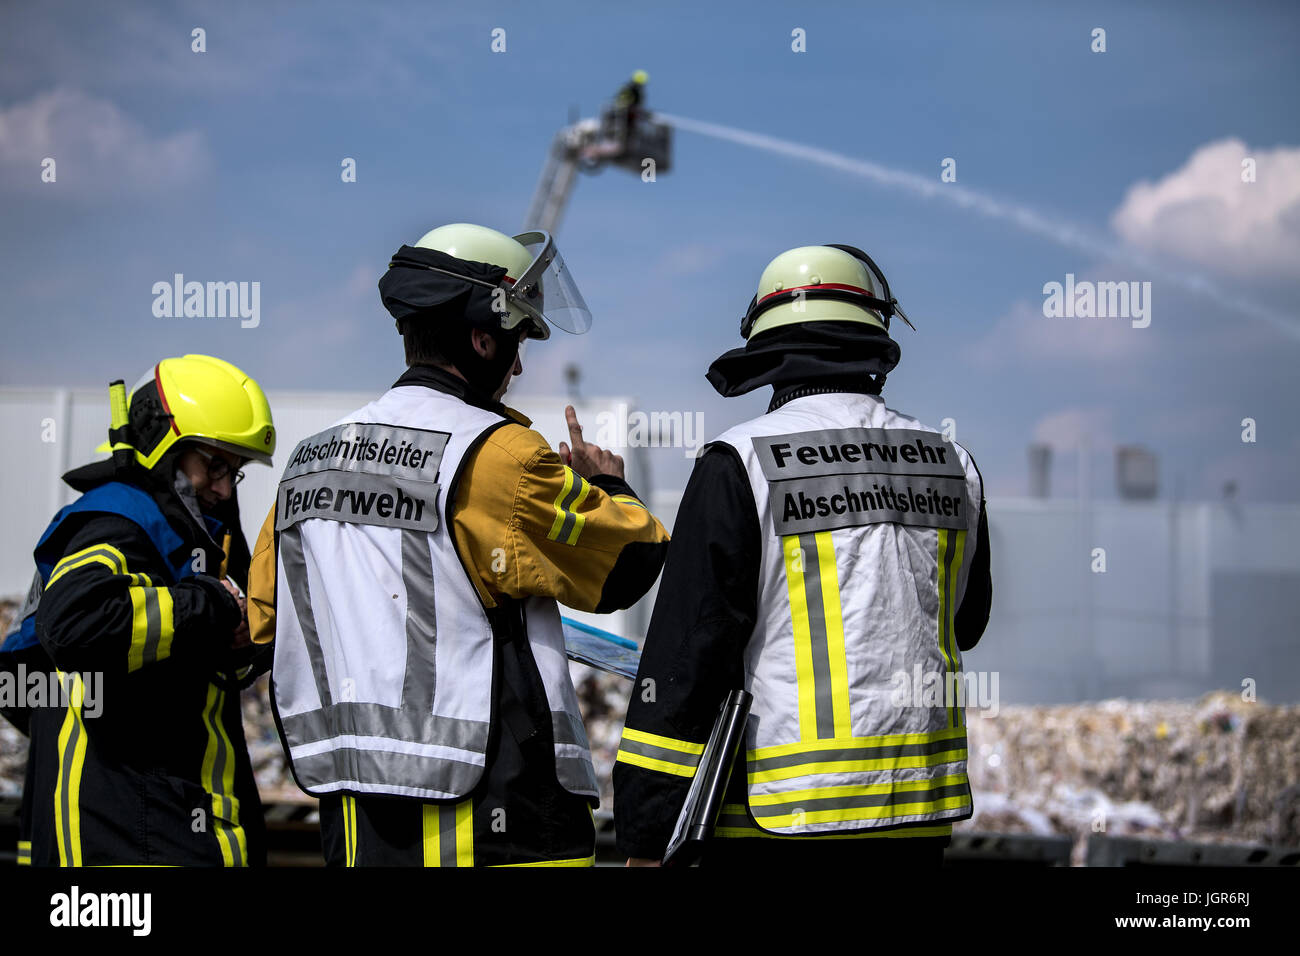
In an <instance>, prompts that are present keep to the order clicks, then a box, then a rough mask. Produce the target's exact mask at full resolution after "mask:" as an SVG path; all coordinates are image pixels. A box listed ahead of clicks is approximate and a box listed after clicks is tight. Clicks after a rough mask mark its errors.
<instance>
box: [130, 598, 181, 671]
mask: <svg viewBox="0 0 1300 956" xmlns="http://www.w3.org/2000/svg"><path fill="white" fill-rule="evenodd" d="M130 579H131V581H132V586H131V587H129V588H127V594H128V595H129V596H130V598H131V646H130V648H129V650H128V651H127V658H126V669H127V671H128V672H129V671H137V670H139V669H140V668H141V667H144V666H145V665H146V664H153V663H155V662H157V661H161V660H165V659H166V658H168V657H170V656H171V652H172V637H173V635H174V633H175V618H174V614H173V607H172V594H171V591H169V590H168V589H167V588H155V587H150V586H149V585H150V583H151V582H150V581H149V578H148V577H147V576H146V575H143V574H132V575H130Z"/></svg>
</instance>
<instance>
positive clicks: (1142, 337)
mask: <svg viewBox="0 0 1300 956" xmlns="http://www.w3.org/2000/svg"><path fill="white" fill-rule="evenodd" d="M1064 278H1065V277H1064V276H1058V277H1054V278H1052V279H1049V280H1045V281H1056V282H1061V281H1063V280H1064ZM1085 278H1095V276H1089V275H1080V276H1078V277H1077V279H1078V281H1083V280H1084V279H1085ZM1107 278H1108V279H1115V280H1119V279H1125V280H1127V279H1128V278H1129V277H1128V276H1122V275H1120V274H1118V273H1117V274H1115V275H1114V276H1108V277H1107ZM1157 308H1158V306H1157ZM1160 318H1161V315H1160V313H1159V312H1155V313H1154V318H1153V323H1154V322H1158V321H1159V320H1160ZM1155 344H1156V343H1155V338H1154V335H1153V332H1152V330H1151V329H1149V328H1134V327H1133V325H1132V322H1131V321H1130V320H1129V319H1122V318H1048V317H1047V316H1044V315H1043V306H1042V303H1041V302H1038V303H1032V304H1031V303H1028V302H1025V301H1024V300H1021V301H1018V302H1016V303H1015V304H1014V305H1013V306H1012V307H1011V310H1010V311H1009V312H1007V313H1006V314H1005V315H1003V316H1002V317H1001V318H999V319H998V320H997V321H995V322H994V323H993V325H992V327H991V328H990V329H989V331H988V333H987V334H986V335H985V336H984V337H983V338H982V339H980V340H979V341H977V342H976V343H975V344H974V345H972V346H971V347H970V349H969V351H968V355H969V357H970V359H971V361H972V362H973V363H974V364H975V365H977V366H979V367H981V368H984V369H994V368H1000V367H1003V366H1008V365H1009V366H1014V367H1017V368H1022V367H1024V365H1025V363H1027V362H1028V363H1032V362H1056V361H1059V362H1064V363H1067V364H1070V365H1079V364H1082V363H1087V362H1091V363H1094V364H1097V365H1106V366H1109V365H1112V364H1115V363H1117V362H1120V361H1123V362H1131V361H1133V360H1136V359H1139V358H1142V357H1145V356H1147V355H1149V354H1151V353H1152V351H1153V350H1154V348H1155Z"/></svg>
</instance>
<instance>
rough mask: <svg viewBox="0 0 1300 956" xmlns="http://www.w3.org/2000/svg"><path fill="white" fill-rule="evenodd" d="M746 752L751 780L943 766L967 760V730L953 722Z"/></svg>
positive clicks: (760, 780)
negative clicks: (944, 726)
mask: <svg viewBox="0 0 1300 956" xmlns="http://www.w3.org/2000/svg"><path fill="white" fill-rule="evenodd" d="M746 756H747V767H746V769H747V771H748V778H749V782H750V783H764V782H770V781H774V780H788V779H790V778H791V777H805V776H809V775H812V774H823V773H852V772H860V771H865V770H892V769H896V768H900V767H938V766H942V765H943V764H947V763H952V762H954V761H957V760H965V759H966V731H965V728H963V727H951V728H948V729H946V730H939V731H935V732H934V733H926V734H893V735H886V736H883V737H848V738H844V739H841V740H813V741H801V742H799V743H794V744H781V745H779V746H776V747H764V748H761V749H759V750H751V751H749V752H748V753H747V755H746Z"/></svg>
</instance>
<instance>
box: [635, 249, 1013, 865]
mask: <svg viewBox="0 0 1300 956" xmlns="http://www.w3.org/2000/svg"><path fill="white" fill-rule="evenodd" d="M895 313H898V314H899V315H902V313H901V312H900V311H899V310H898V307H897V302H896V300H894V299H893V297H892V296H891V295H890V293H889V287H888V285H887V284H886V283H885V280H884V277H883V276H882V275H881V274H880V271H879V269H877V268H876V266H875V264H874V263H873V262H872V261H871V259H870V258H869V257H868V256H867V255H866V254H865V253H863V252H862V251H861V250H858V249H855V248H853V247H851V246H805V247H801V248H798V249H791V250H789V251H788V252H785V253H782V254H781V255H779V256H777V257H776V258H775V259H774V260H773V261H772V262H771V263H770V264H769V265H768V267H767V268H766V269H765V270H764V272H763V274H762V276H761V278H760V280H759V288H758V294H757V295H756V296H755V297H754V299H753V300H752V302H751V304H750V307H749V309H748V310H747V312H746V315H745V317H744V319H743V321H742V326H741V333H742V335H743V337H744V338H745V339H746V344H745V346H744V347H743V348H738V349H734V350H732V351H730V352H727V353H726V354H725V355H723V356H722V357H721V358H719V359H718V360H717V361H716V362H714V364H713V366H712V367H711V368H710V370H709V374H708V378H709V381H710V382H711V383H712V384H713V386H714V387H715V388H716V389H717V390H718V391H719V392H720V393H721V394H722V395H724V396H728V397H729V396H732V395H740V394H744V393H745V392H749V391H751V390H753V389H755V388H759V387H761V386H765V385H770V386H772V387H773V392H774V394H773V397H772V401H771V404H770V405H769V407H768V411H767V414H765V415H762V416H760V417H758V418H755V419H753V420H752V421H749V422H746V423H744V424H741V425H738V426H736V427H735V428H732V429H730V430H728V431H726V432H724V433H723V434H722V435H721V436H719V437H718V438H717V439H716V440H715V441H713V442H712V443H710V444H709V445H707V446H706V450H705V452H704V454H703V455H702V456H701V458H700V459H699V460H698V461H697V463H696V466H695V469H694V471H693V473H692V475H691V479H690V482H689V484H688V486H687V488H686V491H685V494H684V497H683V499H682V503H681V507H680V510H679V511H678V514H677V520H676V525H675V527H676V534H675V536H674V538H673V542H672V546H671V548H670V551H669V556H668V559H667V563H666V567H665V570H664V579H663V581H662V583H661V584H660V589H659V600H658V602H657V604H656V606H655V609H654V614H653V616H652V619H651V624H650V630H649V633H648V634H647V637H646V641H645V647H644V651H643V654H642V658H641V665H640V671H639V673H638V677H637V683H636V686H635V688H634V691H633V694H632V698H631V702H630V705H629V708H628V714H627V721H626V724H625V728H624V732H623V739H622V742H621V745H620V748H619V752H618V757H617V762H616V764H615V768H614V793H615V799H614V812H615V829H616V832H617V835H618V843H619V847H620V852H622V853H625V854H626V855H627V856H628V857H629V858H630V862H633V863H651V862H653V861H656V860H659V859H661V858H662V856H663V853H664V848H665V845H666V844H667V842H668V840H669V837H670V835H671V833H672V829H673V823H674V820H675V818H676V816H677V813H678V811H679V808H680V807H681V806H682V804H683V800H684V798H685V794H686V791H687V789H688V786H689V784H690V782H691V779H692V776H693V774H694V771H695V768H696V766H697V765H698V763H699V760H700V754H701V752H702V750H703V748H704V744H705V742H706V740H707V739H708V736H709V731H710V728H711V726H712V724H713V722H714V719H715V717H716V716H717V714H718V709H719V706H720V705H721V703H722V701H723V700H724V698H725V697H726V696H727V693H728V692H729V691H731V690H732V689H734V688H743V689H745V690H747V691H749V692H750V693H751V694H752V695H753V705H752V709H751V711H750V717H749V722H748V724H747V727H746V734H745V740H744V742H743V743H742V745H741V746H742V751H743V752H742V753H741V754H740V756H739V757H738V758H737V761H736V765H735V768H734V770H733V773H732V776H731V780H730V786H729V787H728V789H727V792H726V795H725V798H724V801H723V805H722V809H721V813H720V815H719V818H718V821H717V828H716V830H715V834H714V838H713V839H712V840H710V842H709V844H708V846H707V847H706V849H705V854H704V863H705V864H706V865H708V864H720V865H747V864H749V863H760V864H761V863H774V862H782V861H787V862H814V861H826V862H833V861H836V860H843V861H849V860H852V861H856V862H862V861H864V860H872V859H878V860H896V861H899V862H907V861H911V862H918V863H938V862H940V861H941V859H942V853H943V847H944V846H945V845H946V844H947V842H948V839H949V835H950V834H951V830H952V824H953V822H954V821H956V820H962V819H965V818H967V817H969V816H970V815H971V812H972V811H971V794H970V787H969V785H968V783H967V777H966V729H965V717H964V713H963V708H962V707H961V706H960V701H959V700H958V699H956V698H955V697H954V696H952V695H948V697H947V699H945V698H944V697H943V695H938V694H933V693H932V694H929V695H928V696H927V695H925V694H922V693H921V688H914V687H913V686H912V685H913V683H914V682H915V681H916V680H917V678H918V677H920V678H921V679H922V680H923V681H927V683H926V686H927V687H931V688H932V687H933V686H934V685H935V683H936V682H937V683H939V684H940V685H943V684H944V683H946V684H947V685H949V686H952V687H954V689H955V687H956V681H955V680H952V679H950V675H956V674H957V673H958V672H959V670H960V668H961V652H962V651H964V650H968V649H969V648H971V647H973V646H974V644H975V642H976V641H977V640H978V639H979V637H980V635H981V634H982V633H983V630H984V627H985V624H986V623H987V620H988V612H989V601H990V594H991V584H990V579H989V550H988V526H987V521H986V518H985V515H984V499H983V484H982V480H981V478H980V475H979V471H978V469H977V468H976V467H975V462H974V460H973V459H972V458H971V456H970V455H969V453H967V451H966V450H965V449H964V448H962V447H961V446H960V445H959V444H957V443H956V442H955V441H952V440H950V439H948V438H946V437H945V436H944V435H943V434H941V433H940V432H938V431H936V430H935V429H933V428H930V427H928V426H926V425H923V424H922V423H921V422H919V421H917V420H916V419H913V418H911V417H909V416H907V415H903V414H901V413H899V412H896V411H894V410H893V409H890V408H888V407H886V405H885V403H884V401H883V400H882V399H881V397H880V391H881V388H882V386H883V385H884V381H885V376H886V375H887V374H888V373H889V372H890V371H891V370H892V369H893V368H894V366H895V365H897V363H898V359H899V349H898V345H897V344H896V343H895V342H894V340H893V339H892V338H891V337H890V336H889V334H888V329H889V321H890V318H891V317H892V316H893V315H894V314H895ZM902 317H903V319H904V321H906V316H902ZM908 324H909V325H910V323H908ZM924 675H928V677H927V676H924ZM913 691H916V693H913Z"/></svg>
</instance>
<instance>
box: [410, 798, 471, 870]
mask: <svg viewBox="0 0 1300 956" xmlns="http://www.w3.org/2000/svg"><path fill="white" fill-rule="evenodd" d="M423 809H424V815H423V816H424V828H423V829H424V865H425V866H473V865H474V801H473V800H462V801H461V802H460V803H426V804H425V805H424V808H423Z"/></svg>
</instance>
